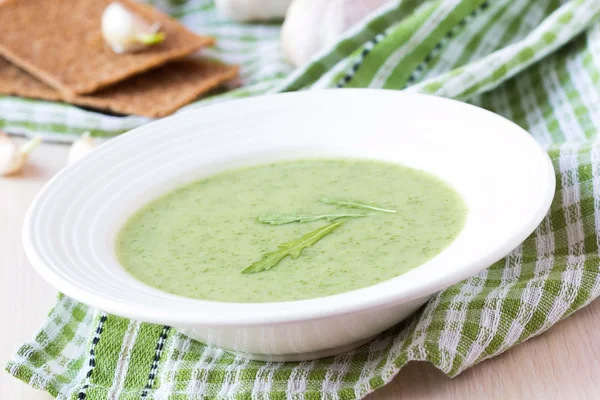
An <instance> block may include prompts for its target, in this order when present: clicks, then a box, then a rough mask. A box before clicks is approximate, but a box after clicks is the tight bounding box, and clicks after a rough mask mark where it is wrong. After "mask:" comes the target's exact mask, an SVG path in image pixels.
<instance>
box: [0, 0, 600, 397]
mask: <svg viewBox="0 0 600 400" xmlns="http://www.w3.org/2000/svg"><path fill="white" fill-rule="evenodd" d="M157 6H159V7H161V8H163V9H166V10H167V11H169V12H171V13H172V14H173V15H175V16H177V17H179V18H181V20H182V21H183V22H184V23H186V24H188V25H189V26H190V27H192V28H196V29H197V30H199V31H202V32H203V33H210V34H214V35H216V36H217V37H218V39H219V43H220V44H219V47H218V48H216V49H214V50H211V52H212V53H211V54H212V55H214V56H215V57H219V58H221V59H224V60H226V61H233V62H239V63H241V64H242V65H243V78H244V80H245V86H244V87H242V88H241V89H237V90H235V91H233V92H229V93H227V94H224V95H220V96H217V97H214V98H212V99H209V100H204V101H202V102H199V103H197V104H193V105H191V106H190V107H200V106H203V105H205V104H210V103H211V102H216V101H225V100H228V99H231V98H236V97H245V96H251V95H257V94H262V93H267V92H277V91H289V90H305V89H318V88H328V87H372V88H387V89H398V90H407V91H417V92H425V93H431V94H436V95H440V96H447V97H453V98H457V99H461V100H464V101H468V102H471V103H473V104H476V105H479V106H481V107H484V108H487V109H489V110H492V111H494V112H496V113H498V114H501V115H504V116H505V117H507V118H509V119H511V120H513V121H515V122H516V123H517V124H519V125H521V126H522V127H524V128H525V129H527V130H528V131H529V132H530V133H531V134H532V135H533V136H534V137H535V138H536V140H537V141H538V142H539V143H540V144H541V145H542V146H544V147H545V148H546V149H547V150H548V152H549V154H550V156H551V159H552V161H553V163H554V168H555V170H556V179H557V190H556V196H555V198H554V202H553V204H552V207H551V210H550V212H549V213H548V215H547V216H546V218H545V219H544V220H543V222H542V223H541V224H540V226H539V227H538V228H537V229H536V230H535V232H534V233H533V234H532V235H531V236H530V237H529V238H528V239H527V240H525V241H524V242H523V243H522V244H521V245H519V246H518V247H517V248H516V249H514V250H513V251H512V252H511V253H510V254H509V255H508V256H507V257H506V258H504V259H503V260H501V261H499V262H497V263H496V264H494V265H492V266H491V267H490V268H488V269H487V270H485V271H483V272H481V273H480V274H479V275H477V276H474V277H472V278H469V279H467V280H465V281H463V282H461V283H458V284H456V285H454V286H452V287H450V288H448V289H446V290H444V291H442V292H440V293H438V294H437V295H435V296H434V297H433V298H432V299H431V300H430V301H429V302H428V303H427V304H426V305H425V306H424V307H423V308H422V309H421V310H420V311H418V312H417V313H416V314H415V315H413V316H412V317H411V318H409V319H408V320H407V321H405V322H404V323H402V324H400V325H398V326H396V327H394V328H392V329H390V330H389V331H387V332H385V333H383V334H381V335H380V336H379V337H378V338H376V339H375V340H373V341H371V342H370V343H368V344H366V345H364V346H362V347H361V348H358V349H356V350H354V351H351V352H348V353H345V354H342V355H339V356H336V357H331V358H327V359H322V360H317V361H306V362H298V363H266V362H257V361H249V360H246V359H243V358H239V357H235V356H233V355H231V354H229V353H226V352H224V351H223V350H220V349H217V348H212V347H207V346H205V345H203V344H202V343H199V342H196V341H193V340H190V339H189V338H187V337H186V336H184V335H182V334H180V333H178V332H177V331H175V330H173V329H170V328H169V327H168V326H158V325H152V324H146V323H140V322H138V321H130V320H126V319H123V318H120V317H116V316H113V315H107V314H104V313H103V312H101V311H98V310H94V309H90V308H88V307H87V306H85V305H84V304H81V303H78V302H76V301H74V300H72V299H69V298H67V297H65V296H62V295H61V296H59V299H58V303H57V304H56V306H55V307H54V309H53V310H52V311H51V312H50V315H49V317H48V320H47V322H46V323H45V325H44V326H43V327H42V329H41V330H40V332H39V333H38V334H37V336H36V337H35V340H34V341H32V342H31V343H26V344H24V345H23V346H22V347H21V348H20V349H19V350H18V351H17V354H16V355H15V357H14V360H13V361H11V362H9V363H8V364H7V367H6V369H7V371H8V372H9V373H11V374H13V375H15V376H16V377H18V378H19V379H22V380H23V381H25V382H27V383H28V384H30V385H32V386H34V387H36V388H39V389H43V390H46V391H48V392H50V393H51V394H52V395H53V396H56V397H57V398H61V399H84V398H89V399H107V398H109V399H117V398H118V399H134V398H135V399H139V398H148V399H151V398H152V399H167V398H168V399H185V400H188V399H199V398H225V397H226V398H243V399H246V398H247V399H255V398H274V399H283V398H306V399H320V398H342V399H355V398H361V397H363V396H365V395H366V394H368V393H370V392H371V391H373V390H375V389H377V388H379V387H381V386H382V385H384V384H385V383H386V382H389V381H390V380H391V379H392V378H393V377H394V375H396V374H397V373H398V371H399V370H400V369H401V368H402V367H403V366H404V365H405V364H406V363H407V362H408V361H410V360H424V361H428V362H431V363H432V364H433V365H435V366H436V367H437V368H439V369H441V370H442V371H444V372H445V373H446V374H448V375H449V376H456V375H457V374H459V373H461V372H462V371H463V370H465V369H466V368H469V367H470V366H472V365H474V364H476V363H478V362H480V361H481V360H484V359H486V358H489V357H493V356H495V355H497V354H499V353H501V352H503V351H505V350H506V349H508V348H510V347H511V346H514V345H515V344H518V343H520V342H523V341H524V340H527V339H529V338H531V337H533V336H535V335H538V334H540V333H542V332H544V331H545V330H547V329H548V328H550V327H551V326H552V325H553V324H555V323H556V322H557V321H559V320H561V319H562V318H565V317H566V316H568V315H570V314H571V313H573V312H574V311H576V310H577V309H579V308H581V307H584V306H585V305H586V304H588V303H589V302H591V301H592V300H593V299H594V298H596V297H597V296H598V295H599V294H600V274H599V267H600V144H598V143H597V141H596V137H597V132H598V130H599V129H600V1H599V0H570V1H560V0H536V1H530V0H487V1H485V0H430V1H425V2H423V1H417V0H402V1H398V0H392V1H390V2H389V3H388V4H387V5H386V6H384V7H383V8H382V9H380V10H378V11H377V12H375V13H373V14H372V15H370V16H369V17H368V18H367V19H366V20H365V21H364V22H363V23H361V24H359V25H358V26H356V27H355V28H353V29H351V30H350V31H349V32H348V33H347V34H346V35H345V36H344V37H343V38H342V39H341V40H340V41H339V42H338V43H337V44H336V45H335V46H333V47H331V48H329V49H326V51H324V52H323V53H322V54H320V55H319V56H318V57H317V58H315V59H314V60H313V61H312V62H311V63H310V64H309V65H307V66H306V67H304V68H301V69H298V70H295V71H291V69H290V67H288V66H287V65H286V64H285V63H284V62H283V61H282V60H281V56H280V53H279V50H278V44H277V43H278V33H279V27H278V26H276V25H234V24H231V23H228V22H226V21H224V20H223V19H221V18H219V17H218V16H217V15H216V13H215V11H214V10H213V7H212V4H211V2H208V1H201V0H200V1H171V2H170V3H163V2H161V3H159V4H157ZM432 113H435V110H432ZM0 115H1V116H2V118H3V119H2V121H0V122H1V124H2V125H0V126H3V127H4V128H6V129H7V130H9V131H14V132H21V133H26V134H28V133H34V132H41V133H42V134H46V135H48V136H49V137H50V136H51V137H53V138H71V137H72V135H73V134H77V133H79V132H81V131H83V130H87V129H91V130H93V131H94V132H96V133H97V134H98V135H105V136H110V135H115V134H118V133H120V132H123V131H126V130H128V129H130V128H132V127H135V126H137V125H139V124H141V123H145V122H146V121H145V120H142V119H139V118H137V117H125V118H118V117H112V116H104V115H101V114H96V113H92V112H88V111H83V110H80V109H77V108H74V107H71V106H67V105H62V104H52V103H43V102H37V101H31V100H24V99H17V98H11V97H5V98H1V99H0ZM506 162H507V163H508V162H510V155H509V154H507V161H506ZM518 195H519V193H515V196H518ZM490 229H493V227H491V228H490Z"/></svg>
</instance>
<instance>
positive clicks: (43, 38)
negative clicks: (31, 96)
mask: <svg viewBox="0 0 600 400" xmlns="http://www.w3.org/2000/svg"><path fill="white" fill-rule="evenodd" d="M111 2H112V0H52V1H49V0H9V1H7V2H4V3H3V2H0V27H1V28H0V54H1V55H3V56H4V57H5V58H7V59H8V60H9V61H11V62H12V63H14V64H15V65H18V66H20V67H21V68H23V69H25V70H26V71H28V72H29V73H30V74H32V75H34V76H36V77H37V78H39V79H40V80H42V81H43V82H45V83H47V84H48V85H50V86H52V87H54V88H56V89H58V90H59V91H61V92H62V93H63V94H65V95H69V96H74V95H76V94H84V93H91V92H94V91H96V90H98V89H100V88H103V87H106V86H109V85H111V84H114V83H116V82H119V81H121V80H123V79H125V78H127V77H130V76H132V75H136V74H139V73H140V72H144V71H147V70H149V69H151V68H154V67H157V66H159V65H162V64H165V63H167V62H169V61H172V60H174V59H177V58H181V57H184V56H186V55H188V54H191V53H193V52H194V51H196V50H198V49H200V48H202V47H204V46H207V45H211V44H213V43H214V40H213V39H212V38H209V37H204V36H198V35H196V34H194V33H192V32H190V31H188V30H187V29H186V28H185V27H184V26H183V25H181V24H180V23H178V22H177V21H175V20H173V19H171V18H170V17H168V16H167V15H165V14H163V13H161V12H159V11H158V10H156V9H154V8H152V7H150V6H146V5H142V4H137V3H134V2H132V1H130V0H119V2H120V3H122V4H123V5H124V6H125V7H127V8H128V9H130V10H131V11H133V12H135V13H136V14H138V15H140V16H141V17H142V18H144V19H146V20H148V21H149V22H159V23H160V26H161V31H162V32H164V33H165V34H166V39H165V41H164V42H163V43H160V44H158V45H155V46H151V47H148V48H147V49H144V50H143V51H141V52H138V53H129V54H116V53H114V52H113V51H112V50H111V49H110V47H109V46H108V45H107V44H106V43H105V42H104V39H103V37H102V33H101V30H100V21H101V18H102V13H103V12H104V9H105V8H106V7H107V6H108V5H109V4H110V3H111Z"/></svg>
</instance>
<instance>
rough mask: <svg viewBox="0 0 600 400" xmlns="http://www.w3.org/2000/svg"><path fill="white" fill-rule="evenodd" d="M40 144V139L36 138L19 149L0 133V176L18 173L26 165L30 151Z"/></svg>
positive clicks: (6, 136)
mask: <svg viewBox="0 0 600 400" xmlns="http://www.w3.org/2000/svg"><path fill="white" fill-rule="evenodd" d="M41 142H42V138H41V137H39V136H37V137H35V138H33V139H31V140H30V141H29V142H27V143H25V144H24V145H23V146H21V147H19V146H17V145H16V144H15V143H14V142H13V141H12V140H11V139H10V138H9V137H8V135H6V134H5V133H3V132H0V176H7V175H12V174H16V173H17V172H20V171H21V170H22V169H23V167H24V166H25V164H26V163H27V158H28V157H29V154H30V153H31V151H32V150H33V149H34V148H35V147H37V145H39V144H40V143H41Z"/></svg>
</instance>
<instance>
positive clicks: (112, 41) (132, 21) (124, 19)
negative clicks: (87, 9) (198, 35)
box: [102, 2, 165, 54]
mask: <svg viewBox="0 0 600 400" xmlns="http://www.w3.org/2000/svg"><path fill="white" fill-rule="evenodd" d="M159 29H160V25H159V24H158V23H154V24H149V23H148V22H146V21H145V20H144V19H142V18H141V17H139V16H138V15H136V14H134V13H133V12H131V11H129V10H128V9H127V8H125V6H123V5H122V4H121V3H119V2H113V3H110V4H109V5H108V6H107V7H106V8H105V9H104V13H103V14H102V36H103V37H104V40H105V41H106V43H108V45H109V46H110V47H111V49H112V50H113V51H114V52H115V53H117V54H122V53H131V52H136V51H140V50H143V49H145V48H146V47H148V46H152V45H154V44H158V43H160V42H162V41H163V40H164V39H165V34H164V33H162V32H159Z"/></svg>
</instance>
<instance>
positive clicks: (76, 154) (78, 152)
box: [67, 132, 97, 164]
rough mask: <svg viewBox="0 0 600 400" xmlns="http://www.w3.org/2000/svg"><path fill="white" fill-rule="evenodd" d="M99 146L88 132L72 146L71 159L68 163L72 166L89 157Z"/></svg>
mask: <svg viewBox="0 0 600 400" xmlns="http://www.w3.org/2000/svg"><path fill="white" fill-rule="evenodd" d="M96 146H97V144H96V141H95V140H94V138H92V137H91V136H90V133H89V132H86V133H84V134H83V136H81V138H80V139H79V140H76V141H75V142H73V144H72V145H71V148H70V149H69V157H68V160H67V162H68V163H69V164H72V163H74V162H77V161H79V160H81V159H82V158H83V157H85V156H86V155H88V154H89V153H90V152H91V151H92V150H94V148H96Z"/></svg>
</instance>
